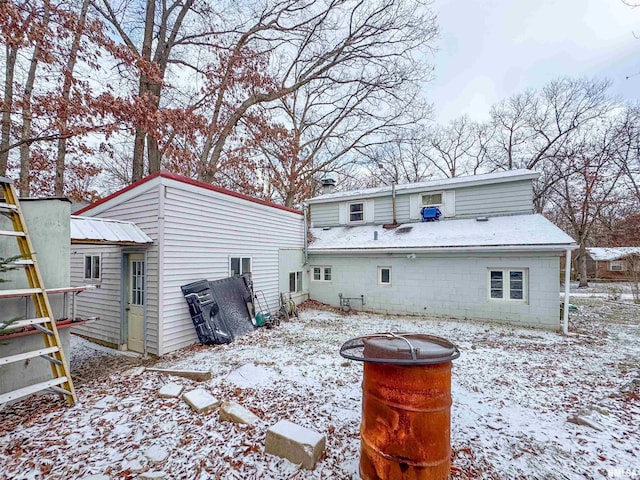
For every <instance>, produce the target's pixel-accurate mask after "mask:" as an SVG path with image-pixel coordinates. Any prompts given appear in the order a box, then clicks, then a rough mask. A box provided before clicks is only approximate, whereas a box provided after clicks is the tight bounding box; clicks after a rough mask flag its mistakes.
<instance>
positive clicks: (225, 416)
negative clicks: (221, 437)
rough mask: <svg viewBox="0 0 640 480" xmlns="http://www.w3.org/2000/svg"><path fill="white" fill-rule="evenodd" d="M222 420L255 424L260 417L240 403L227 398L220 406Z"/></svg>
mask: <svg viewBox="0 0 640 480" xmlns="http://www.w3.org/2000/svg"><path fill="white" fill-rule="evenodd" d="M220 420H222V421H223V422H233V423H243V424H245V425H253V424H254V423H256V422H258V421H259V420H260V419H259V418H258V417H257V416H256V415H255V414H254V413H253V412H251V411H250V410H248V409H246V408H244V407H243V406H242V405H240V404H239V403H236V402H234V401H232V400H227V401H226V402H224V403H223V404H222V405H221V406H220Z"/></svg>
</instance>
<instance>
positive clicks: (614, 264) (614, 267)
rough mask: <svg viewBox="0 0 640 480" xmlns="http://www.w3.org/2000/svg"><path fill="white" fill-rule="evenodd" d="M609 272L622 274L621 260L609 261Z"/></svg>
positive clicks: (622, 263)
mask: <svg viewBox="0 0 640 480" xmlns="http://www.w3.org/2000/svg"><path fill="white" fill-rule="evenodd" d="M609 270H610V271H612V272H624V262H623V261H622V260H611V261H610V262H609Z"/></svg>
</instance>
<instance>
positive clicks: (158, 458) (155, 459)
mask: <svg viewBox="0 0 640 480" xmlns="http://www.w3.org/2000/svg"><path fill="white" fill-rule="evenodd" d="M144 456H145V457H146V458H147V460H149V462H151V463H155V464H156V465H157V464H160V463H164V462H166V461H167V458H169V450H167V449H166V448H164V447H163V446H161V445H152V446H151V447H149V448H148V449H146V450H145V452H144Z"/></svg>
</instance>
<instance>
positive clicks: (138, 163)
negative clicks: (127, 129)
mask: <svg viewBox="0 0 640 480" xmlns="http://www.w3.org/2000/svg"><path fill="white" fill-rule="evenodd" d="M146 136H147V134H146V133H145V132H144V131H143V130H142V129H141V128H136V136H135V138H134V140H133V168H132V171H131V182H132V183H133V182H136V181H138V180H140V179H141V178H142V175H143V173H144V141H145V137H146Z"/></svg>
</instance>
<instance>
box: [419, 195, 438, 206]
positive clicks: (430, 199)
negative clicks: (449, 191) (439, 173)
mask: <svg viewBox="0 0 640 480" xmlns="http://www.w3.org/2000/svg"><path fill="white" fill-rule="evenodd" d="M420 201H421V202H422V206H423V207H441V206H442V192H438V193H423V194H422V195H421V196H420Z"/></svg>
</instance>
